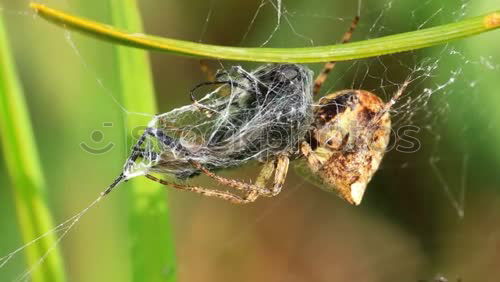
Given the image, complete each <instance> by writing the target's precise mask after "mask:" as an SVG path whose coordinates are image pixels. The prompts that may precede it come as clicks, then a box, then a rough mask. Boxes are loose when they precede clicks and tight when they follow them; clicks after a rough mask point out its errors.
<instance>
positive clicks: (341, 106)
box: [308, 90, 391, 205]
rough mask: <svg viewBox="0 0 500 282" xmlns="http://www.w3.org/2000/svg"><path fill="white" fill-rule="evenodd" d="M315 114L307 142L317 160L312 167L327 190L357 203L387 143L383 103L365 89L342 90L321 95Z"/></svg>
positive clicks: (387, 135) (388, 128)
mask: <svg viewBox="0 0 500 282" xmlns="http://www.w3.org/2000/svg"><path fill="white" fill-rule="evenodd" d="M314 114H315V122H314V126H313V128H314V129H313V130H311V132H310V134H309V136H310V138H309V140H308V142H309V144H310V146H311V148H312V150H313V152H314V153H315V155H316V156H317V159H318V162H317V167H311V168H312V169H313V170H315V172H316V174H317V175H318V176H319V177H320V178H321V180H322V182H323V183H324V184H326V187H325V188H326V189H327V190H330V191H336V192H337V193H338V194H339V195H340V196H341V197H342V198H344V199H346V200H347V201H348V202H349V203H351V204H356V205H358V204H359V203H360V202H361V200H362V197H363V194H364V191H365V189H366V185H367V184H368V182H369V181H370V180H371V178H372V176H373V174H374V173H375V172H376V171H377V169H378V167H379V165H380V162H381V161H382V158H383V156H384V154H385V151H386V148H387V144H388V143H389V137H390V131H391V121H390V116H389V113H388V112H387V110H386V107H385V104H384V102H383V101H382V100H381V99H380V98H379V97H377V96H376V95H375V94H373V93H371V92H368V91H364V90H342V91H339V92H335V93H332V94H329V95H327V96H325V97H323V98H322V99H320V101H319V104H318V105H317V106H316V108H315V110H314ZM310 166H313V165H312V164H311V162H310Z"/></svg>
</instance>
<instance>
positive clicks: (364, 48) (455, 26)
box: [31, 3, 500, 63]
mask: <svg viewBox="0 0 500 282" xmlns="http://www.w3.org/2000/svg"><path fill="white" fill-rule="evenodd" d="M31 8H33V9H34V10H35V11H36V12H37V13H38V14H39V15H40V16H41V17H43V18H45V19H46V20H48V21H51V22H53V23H56V24H58V25H61V26H64V27H67V28H70V29H74V30H77V31H80V32H84V33H87V34H90V35H93V36H96V37H98V38H101V39H104V40H107V41H111V42H115V43H119V44H123V45H127V46H132V47H136V48H142V49H147V50H157V51H165V52H169V53H174V54H178V55H185V56H195V57H203V58H214V59H223V60H238V61H254V62H288V63H292V62H295V63H314V62H328V61H346V60H353V59H360V58H367V57H374V56H380V55H386V54H393V53H398V52H403V51H409V50H415V49H420V48H424V47H429V46H433V45H438V44H443V43H447V42H449V41H452V40H456V39H459V38H463V37H468V36H472V35H475V34H479V33H482V32H486V31H489V30H494V29H497V28H498V27H500V11H495V12H491V13H488V14H486V15H483V16H479V17H474V18H470V19H466V20H462V21H459V22H455V23H451V24H445V25H441V26H437V27H432V28H426V29H421V30H417V31H411V32H406V33H401V34H396V35H390V36H385V37H380V38H376V39H370V40H364V41H359V42H353V43H348V44H339V45H328V46H316V47H305V48H243V47H228V46H218V45H210V44H202V43H196V42H190V41H183V40H176V39H170V38H162V37H157V36H152V35H145V34H142V33H138V32H140V31H139V30H137V29H133V28H130V27H128V28H125V29H124V30H133V31H134V33H128V32H126V31H124V30H122V29H119V28H115V27H112V26H108V25H105V24H101V23H98V22H94V21H90V20H87V19H83V18H78V17H75V16H72V15H69V14H66V13H64V12H61V11H58V10H55V9H51V8H48V7H46V6H44V5H41V4H37V3H31Z"/></svg>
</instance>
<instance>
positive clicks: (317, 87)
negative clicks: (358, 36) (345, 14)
mask: <svg viewBox="0 0 500 282" xmlns="http://www.w3.org/2000/svg"><path fill="white" fill-rule="evenodd" d="M358 22H359V16H355V17H354V19H353V20H352V22H351V26H350V27H349V29H348V30H347V31H346V32H345V33H344V35H343V36H342V40H341V44H344V43H347V42H349V41H350V40H351V37H352V34H353V32H354V29H356V26H357V25H358ZM335 63H336V62H334V61H332V62H328V63H326V64H325V66H324V67H323V69H322V70H321V72H320V73H319V74H318V76H317V77H316V79H315V80H314V87H313V95H317V94H318V93H319V90H320V89H321V86H323V83H325V81H326V78H327V76H328V74H329V73H330V72H331V71H332V69H333V68H334V67H335Z"/></svg>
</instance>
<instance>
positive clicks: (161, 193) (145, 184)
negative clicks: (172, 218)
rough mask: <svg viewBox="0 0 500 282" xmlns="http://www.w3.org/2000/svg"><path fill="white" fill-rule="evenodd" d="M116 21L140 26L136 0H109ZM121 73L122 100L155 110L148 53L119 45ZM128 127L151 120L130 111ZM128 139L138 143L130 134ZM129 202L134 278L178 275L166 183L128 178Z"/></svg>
mask: <svg viewBox="0 0 500 282" xmlns="http://www.w3.org/2000/svg"><path fill="white" fill-rule="evenodd" d="M109 3H110V8H111V18H112V22H113V24H114V25H116V26H119V27H122V28H126V29H132V30H137V31H140V30H142V24H141V18H140V14H139V9H138V7H137V3H136V1H135V0H110V1H109ZM116 55H117V57H116V62H117V68H118V69H117V71H118V76H119V83H118V84H119V86H118V87H119V89H118V92H119V93H121V95H122V100H123V105H124V107H125V108H126V109H128V110H129V111H131V112H141V113H156V112H157V107H156V102H155V93H154V87H153V81H152V76H151V69H150V64H149V60H148V57H147V54H146V53H145V52H144V51H142V50H134V49H130V48H125V47H121V46H116ZM126 119H127V120H126V124H127V128H128V132H130V133H132V132H133V130H134V129H137V128H143V127H144V125H145V124H147V122H148V121H149V120H144V118H143V117H141V116H138V115H132V114H131V115H127V117H126ZM128 140H129V142H130V143H129V144H133V143H135V142H136V141H137V140H134V139H133V137H132V134H130V135H129V136H128ZM130 184H131V185H130V186H131V187H130V186H129V188H131V189H130V194H131V195H130V198H131V206H130V212H129V223H130V228H129V234H130V237H131V238H130V240H131V258H132V276H133V281H151V282H155V281H175V276H176V275H175V256H174V248H173V247H174V246H173V243H172V237H173V236H172V233H171V228H170V223H169V212H168V206H167V196H166V193H167V190H166V188H167V187H165V186H162V185H159V184H158V183H155V182H152V181H149V180H147V179H146V178H136V179H134V180H132V181H131V182H130Z"/></svg>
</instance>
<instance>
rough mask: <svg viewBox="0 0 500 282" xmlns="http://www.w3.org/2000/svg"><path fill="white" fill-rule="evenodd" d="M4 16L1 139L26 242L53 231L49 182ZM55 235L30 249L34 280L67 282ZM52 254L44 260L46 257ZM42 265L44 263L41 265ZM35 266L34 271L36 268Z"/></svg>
mask: <svg viewBox="0 0 500 282" xmlns="http://www.w3.org/2000/svg"><path fill="white" fill-rule="evenodd" d="M1 16H2V15H1V14H0V140H1V143H2V148H3V157H4V159H5V162H6V166H7V170H8V174H9V177H10V182H11V186H12V194H13V195H14V201H15V205H16V211H17V219H18V222H19V227H20V230H21V233H22V237H23V240H24V242H25V243H29V242H31V241H32V240H34V239H36V238H38V237H39V236H40V235H42V234H44V233H45V232H47V231H48V230H50V229H52V228H53V225H52V219H51V216H50V213H49V210H48V208H47V206H46V203H45V195H44V194H45V193H44V192H45V181H44V178H43V175H42V171H41V168H40V160H39V157H38V152H37V148H36V146H35V137H34V134H33V130H32V126H31V122H30V118H29V114H28V109H27V107H26V103H25V100H24V96H23V92H22V89H21V85H20V83H19V80H18V78H17V76H16V68H15V64H14V61H13V59H12V57H11V54H10V51H9V46H8V42H7V35H6V31H5V27H4V23H3V19H2V18H1ZM55 243H56V238H55V237H54V236H53V234H51V235H48V236H45V237H43V238H41V239H40V240H37V241H36V242H34V243H32V244H30V246H28V247H27V248H26V256H27V262H28V268H29V269H32V270H33V271H32V272H31V280H32V281H35V282H43V281H47V282H58V281H64V280H65V279H64V277H65V274H64V267H63V263H62V259H61V256H60V254H59V251H58V249H57V248H56V247H55V245H56V244H55ZM48 251H50V252H49V253H48V254H47V256H46V257H45V258H44V260H43V261H40V260H41V259H42V258H43V257H44V255H45V254H46V253H47V252H48ZM38 263H41V264H38ZM32 267H33V268H32Z"/></svg>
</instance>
